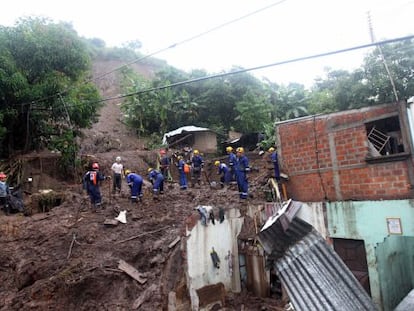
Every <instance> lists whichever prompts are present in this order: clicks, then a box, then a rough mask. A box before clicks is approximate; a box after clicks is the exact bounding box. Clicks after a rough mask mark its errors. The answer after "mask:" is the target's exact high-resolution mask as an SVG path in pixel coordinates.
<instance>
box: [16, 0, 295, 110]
mask: <svg viewBox="0 0 414 311" xmlns="http://www.w3.org/2000/svg"><path fill="white" fill-rule="evenodd" d="M286 1H287V0H279V1H277V2H274V3H271V4H269V5H267V6H265V7H263V8H260V9H257V10H255V11H253V12H250V13H248V14H245V15H243V16H240V17H237V18H235V19H232V20H230V21H228V22H225V23H223V24H220V25H218V26H215V27H213V28H210V29H208V30H206V31H204V32H201V33H199V34H196V35H193V36H191V37H189V38H186V39H183V40H181V41H178V42H176V43H173V44H171V45H169V46H167V47H165V48H162V49H159V50H156V51H154V52H152V53H149V54H147V55H145V56H142V57H139V58H137V59H135V60H132V61H130V62H128V63H126V64H124V65H122V66H119V67H116V68H114V69H112V70H110V71H108V72H105V73H103V74H101V75H99V76H97V77H95V78H92V79H88V80H85V81H84V82H83V83H84V84H86V83H89V82H93V81H97V80H100V79H102V78H103V77H105V76H107V75H109V74H112V73H114V72H116V71H118V70H121V69H123V68H126V67H128V66H130V65H132V64H135V63H138V62H141V61H143V60H145V59H147V58H150V57H152V56H155V55H157V54H160V53H162V52H165V51H167V50H169V49H172V48H175V47H177V46H179V45H182V44H184V43H187V42H190V41H193V40H195V39H197V38H200V37H202V36H204V35H207V34H209V33H211V32H213V31H216V30H219V29H221V28H223V27H226V26H228V25H231V24H233V23H235V22H238V21H240V20H243V19H245V18H248V17H250V16H252V15H255V14H257V13H260V12H262V11H265V10H267V9H270V8H271V7H274V6H276V5H280V4H282V3H283V2H286ZM73 88H75V87H73ZM73 88H68V89H66V90H64V91H63V93H66V92H68V91H69V90H71V89H73ZM60 94H62V92H60V93H57V94H54V95H50V96H46V97H43V98H40V99H37V100H35V101H32V103H37V102H42V101H45V100H47V99H50V98H54V97H57V96H59V95H60ZM22 105H24V104H22ZM26 105H27V104H26Z"/></svg>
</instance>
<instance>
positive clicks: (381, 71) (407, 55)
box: [363, 40, 414, 103]
mask: <svg viewBox="0 0 414 311" xmlns="http://www.w3.org/2000/svg"><path fill="white" fill-rule="evenodd" d="M381 51H382V53H381ZM413 51H414V40H405V41H402V42H398V43H394V44H388V45H383V46H381V50H380V49H379V48H378V47H377V48H376V49H375V50H374V51H373V52H372V53H371V54H369V55H368V56H366V57H365V60H364V65H363V67H364V74H365V75H364V78H365V79H366V81H367V87H368V89H369V91H370V95H371V97H372V98H375V101H376V102H377V103H389V102H394V101H395V96H394V92H393V88H392V84H391V81H390V76H389V75H388V73H387V71H386V69H385V65H384V60H385V62H386V63H387V65H388V68H389V71H390V73H391V78H392V80H393V82H394V84H395V88H396V90H397V96H398V98H399V99H408V98H409V97H410V96H412V95H413V94H414V53H413ZM382 56H383V57H382Z"/></svg>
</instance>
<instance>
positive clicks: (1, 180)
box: [0, 172, 10, 215]
mask: <svg viewBox="0 0 414 311" xmlns="http://www.w3.org/2000/svg"><path fill="white" fill-rule="evenodd" d="M9 196H10V189H9V185H8V184H7V175H6V174H4V173H3V172H0V205H1V206H2V207H3V210H4V213H5V214H6V215H9V214H10V204H9Z"/></svg>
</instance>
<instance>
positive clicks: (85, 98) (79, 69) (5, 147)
mask: <svg viewBox="0 0 414 311" xmlns="http://www.w3.org/2000/svg"><path fill="white" fill-rule="evenodd" d="M90 64H91V62H90V58H89V55H88V54H87V52H86V47H85V44H84V42H83V40H82V39H81V38H79V37H78V36H77V34H76V32H75V31H74V30H73V29H72V26H71V25H69V24H66V23H58V24H54V23H51V22H50V21H49V20H47V19H42V18H27V19H21V20H20V21H19V22H18V23H17V24H16V25H15V26H14V27H1V28H0V129H1V130H0V139H1V153H2V154H3V156H7V155H9V154H10V153H11V152H12V151H13V150H23V151H29V150H32V149H38V148H42V147H47V146H49V147H50V146H51V145H53V140H57V141H58V140H59V139H60V137H66V139H69V141H66V142H65V143H61V144H60V143H57V144H54V145H55V146H59V145H62V146H68V145H72V144H73V143H74V141H73V139H74V137H75V136H76V132H72V131H73V130H75V129H77V128H79V127H85V126H88V125H90V124H91V122H92V118H93V116H94V115H95V113H96V110H97V109H98V108H99V105H100V104H98V103H97V102H98V99H99V96H98V93H97V89H96V87H95V86H94V85H93V84H92V83H86V82H83V81H84V80H85V79H86V78H87V76H86V74H87V72H88V70H89V68H90ZM67 131H70V132H72V133H71V134H67V133H66V132H67ZM61 151H62V150H61Z"/></svg>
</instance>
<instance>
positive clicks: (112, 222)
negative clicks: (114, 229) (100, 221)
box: [104, 219, 118, 226]
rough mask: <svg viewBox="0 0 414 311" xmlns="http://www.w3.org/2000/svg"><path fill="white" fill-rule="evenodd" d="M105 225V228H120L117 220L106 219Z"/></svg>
mask: <svg viewBox="0 0 414 311" xmlns="http://www.w3.org/2000/svg"><path fill="white" fill-rule="evenodd" d="M104 225H105V226H118V220H116V219H105V221H104Z"/></svg>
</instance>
